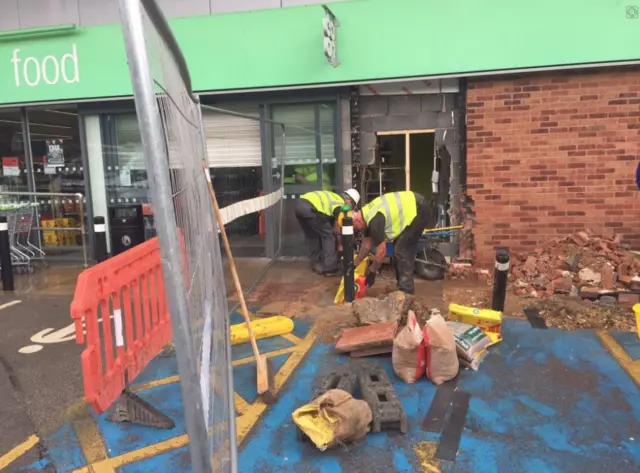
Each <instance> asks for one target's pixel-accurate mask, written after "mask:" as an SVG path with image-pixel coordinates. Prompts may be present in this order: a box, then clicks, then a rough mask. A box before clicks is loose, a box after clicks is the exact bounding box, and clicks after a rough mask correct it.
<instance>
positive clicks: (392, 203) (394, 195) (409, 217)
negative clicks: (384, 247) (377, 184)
mask: <svg viewBox="0 0 640 473" xmlns="http://www.w3.org/2000/svg"><path fill="white" fill-rule="evenodd" d="M378 213H381V214H382V215H384V218H385V222H386V223H385V226H384V233H385V234H386V235H387V240H388V241H394V240H395V239H396V238H398V237H399V236H400V234H401V233H402V232H403V231H404V229H405V228H407V227H408V226H409V225H411V222H413V220H414V219H415V218H416V216H417V215H418V210H417V207H416V196H415V194H414V193H413V192H411V191H402V192H390V193H388V194H383V195H381V196H380V197H377V198H375V199H373V200H372V201H371V202H369V203H368V204H367V205H365V206H364V207H362V218H363V219H364V221H365V223H366V224H367V225H369V222H371V220H373V217H375V216H376V215H377V214H378Z"/></svg>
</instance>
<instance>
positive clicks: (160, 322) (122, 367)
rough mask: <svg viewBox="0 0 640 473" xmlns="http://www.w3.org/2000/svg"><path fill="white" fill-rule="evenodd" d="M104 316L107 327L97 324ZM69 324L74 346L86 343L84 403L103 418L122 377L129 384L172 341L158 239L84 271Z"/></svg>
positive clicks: (122, 386) (117, 394)
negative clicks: (72, 327) (102, 415)
mask: <svg viewBox="0 0 640 473" xmlns="http://www.w3.org/2000/svg"><path fill="white" fill-rule="evenodd" d="M105 314H108V315H109V319H108V323H105V322H104V321H102V320H101V318H102V317H104V316H105ZM71 318H72V319H73V321H74V322H75V326H76V341H77V342H78V343H79V344H84V343H85V341H86V348H85V349H84V351H83V352H82V355H81V360H82V374H83V378H84V393H85V397H86V400H87V403H88V404H89V405H90V406H91V407H93V409H94V410H95V411H96V412H97V413H102V412H104V411H105V410H106V409H108V408H109V407H110V406H111V404H112V403H113V402H114V401H115V400H116V399H117V398H118V397H119V396H120V394H121V393H122V391H123V390H124V389H125V386H126V383H125V372H126V374H127V379H128V380H129V381H132V380H133V379H134V378H135V377H136V376H137V375H138V374H140V372H141V371H142V370H143V369H144V368H145V367H146V366H147V364H148V363H149V362H150V361H151V360H152V359H153V358H154V357H155V356H156V355H157V354H158V353H159V352H160V351H161V350H162V349H163V347H164V346H165V345H166V344H167V343H168V342H169V341H170V340H171V320H170V317H169V308H168V306H167V302H166V295H165V291H164V282H163V280H162V269H161V266H160V247H159V246H158V239H157V238H153V239H151V240H149V241H147V242H145V243H143V244H141V245H138V246H136V247H133V248H131V249H129V250H127V251H125V252H124V253H121V254H119V255H117V256H115V257H113V258H111V259H109V260H106V261H104V262H102V263H100V264H98V265H96V266H93V267H92V268H89V269H86V270H85V271H83V272H82V273H81V274H80V276H79V277H78V283H77V286H76V292H75V295H74V298H73V302H72V303H71ZM83 322H84V325H85V326H86V337H85V332H84V328H83Z"/></svg>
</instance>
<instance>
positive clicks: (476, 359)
mask: <svg viewBox="0 0 640 473" xmlns="http://www.w3.org/2000/svg"><path fill="white" fill-rule="evenodd" d="M488 354H489V352H488V351H487V350H486V349H484V350H482V351H479V352H478V353H476V354H475V355H473V358H472V359H471V360H465V359H464V358H460V359H459V361H460V366H464V367H465V368H469V369H472V370H473V371H478V368H479V367H480V363H482V360H484V359H485V358H486V357H487V355H488Z"/></svg>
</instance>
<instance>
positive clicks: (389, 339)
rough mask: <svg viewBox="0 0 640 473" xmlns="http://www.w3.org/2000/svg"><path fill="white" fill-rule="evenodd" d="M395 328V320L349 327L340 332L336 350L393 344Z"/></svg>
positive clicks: (352, 349) (396, 327)
mask: <svg viewBox="0 0 640 473" xmlns="http://www.w3.org/2000/svg"><path fill="white" fill-rule="evenodd" d="M397 330H398V324H397V323H396V322H388V323H384V324H374V325H366V326H364V327H356V328H351V329H348V330H345V331H344V332H343V333H342V337H341V338H340V340H338V343H336V350H338V351H340V352H343V353H344V352H350V351H354V350H363V349H365V348H373V347H379V346H385V345H389V344H393V339H394V338H395V336H396V331H397Z"/></svg>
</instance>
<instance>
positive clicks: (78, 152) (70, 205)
mask: <svg viewBox="0 0 640 473" xmlns="http://www.w3.org/2000/svg"><path fill="white" fill-rule="evenodd" d="M27 126H28V130H29V135H28V136H29V140H30V143H29V144H30V150H31V157H32V159H31V161H32V163H33V180H34V185H35V189H34V190H35V192H36V197H35V200H36V202H37V203H38V207H37V208H38V214H39V222H38V223H39V226H41V227H44V228H43V231H42V242H43V245H44V249H45V252H46V253H47V256H50V257H59V258H60V259H65V260H67V259H69V260H72V261H76V260H80V259H82V258H83V253H82V247H83V245H85V244H86V242H87V239H86V238H85V239H83V237H82V233H81V232H80V231H78V230H77V228H79V227H80V226H81V224H82V223H84V225H85V227H86V225H87V224H88V222H87V212H86V202H87V201H86V196H87V190H86V185H85V184H86V182H85V171H86V170H85V168H84V164H83V158H82V143H81V137H80V121H79V116H78V113H77V111H76V109H75V107H64V108H63V107H47V108H33V109H27ZM38 194H40V195H38ZM47 194H62V195H47ZM87 251H88V249H87Z"/></svg>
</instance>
